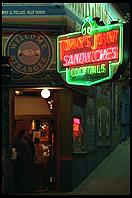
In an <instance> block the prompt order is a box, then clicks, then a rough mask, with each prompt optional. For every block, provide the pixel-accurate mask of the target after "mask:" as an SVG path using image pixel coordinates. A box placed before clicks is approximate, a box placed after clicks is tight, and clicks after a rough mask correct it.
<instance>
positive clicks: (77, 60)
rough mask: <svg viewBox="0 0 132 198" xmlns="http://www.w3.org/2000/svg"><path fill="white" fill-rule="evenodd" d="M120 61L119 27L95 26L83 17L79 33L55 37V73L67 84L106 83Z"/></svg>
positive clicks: (120, 26)
mask: <svg viewBox="0 0 132 198" xmlns="http://www.w3.org/2000/svg"><path fill="white" fill-rule="evenodd" d="M122 61H123V24H122V22H119V23H117V24H111V25H106V26H99V25H97V23H96V21H94V20H93V18H92V17H87V18H86V19H85V20H84V23H83V25H82V27H81V31H80V32H75V33H69V34H65V35H61V36H58V37H57V71H58V72H59V73H60V74H61V76H62V77H63V78H64V80H65V81H66V82H67V83H68V84H73V85H84V86H91V85H95V84H98V83H100V82H103V81H106V80H109V79H111V78H112V77H113V75H114V74H115V73H116V72H117V69H118V67H119V65H120V64H122Z"/></svg>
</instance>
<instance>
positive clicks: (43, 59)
mask: <svg viewBox="0 0 132 198" xmlns="http://www.w3.org/2000/svg"><path fill="white" fill-rule="evenodd" d="M87 4H88V3H87ZM93 4H95V3H93ZM93 4H92V5H91V3H89V4H88V5H86V7H84V13H85V12H86V10H88V9H89V12H90V13H91V14H93V15H95V14H97V13H96V9H97V10H98V12H99V9H103V8H102V7H101V6H100V5H96V7H94V6H95V5H94V6H93ZM70 6H73V7H74V9H75V10H74V9H71V7H70ZM78 6H79V5H78ZM80 6H81V5H80ZM76 9H78V12H79V10H80V8H79V7H78V8H76V6H75V5H72V4H69V5H63V4H57V5H56V4H47V3H43V5H42V4H41V5H40V4H38V5H35V4H34V5H31V4H27V5H25V3H23V5H22V7H21V9H20V7H18V5H17V4H15V5H12V4H7V5H3V8H2V12H3V27H2V56H3V57H10V58H9V61H8V59H4V62H3V65H2V71H3V73H2V75H3V83H2V154H3V155H2V157H3V158H2V162H3V164H4V166H3V167H4V169H3V175H2V179H3V183H2V184H3V193H4V194H10V193H12V192H13V191H14V182H13V162H12V161H11V159H10V154H11V148H12V145H13V142H14V140H15V137H16V136H17V134H18V132H19V130H20V128H26V129H28V132H29V133H31V132H32V133H33V135H34V136H35V135H36V134H37V135H39V137H40V138H41V141H42V143H43V142H44V143H46V146H47V148H48V149H47V151H48V152H49V153H48V154H46V158H45V159H46V160H45V163H46V164H47V165H46V171H47V173H48V174H47V175H46V178H47V180H46V185H47V186H50V187H51V188H53V189H55V190H65V191H71V190H73V189H74V188H75V187H76V186H77V185H79V184H80V182H82V181H83V179H85V177H87V176H88V175H89V174H90V172H91V171H92V170H93V169H94V168H95V167H96V166H97V165H98V164H99V163H100V162H101V161H102V160H103V159H104V157H105V156H107V155H108V153H110V152H111V150H112V149H113V139H112V137H113V135H112V131H113V119H112V118H111V116H110V115H111V113H113V112H114V109H113V94H114V92H113V85H112V83H111V82H108V83H105V84H102V85H100V86H92V87H89V88H87V87H81V86H71V85H68V84H67V83H66V82H65V81H64V80H63V79H62V77H61V76H60V75H59V74H58V72H57V70H56V57H57V55H56V53H57V50H56V48H57V47H56V46H57V44H56V42H57V36H59V35H61V34H66V33H69V32H75V31H78V29H79V28H80V27H81V25H82V22H83V20H82V18H81V16H79V15H77V10H76ZM75 12H76V13H75ZM99 13H100V12H99ZM102 13H103V11H102ZM104 13H105V15H107V13H106V12H104ZM85 14H87V13H85ZM99 17H101V16H99ZM103 17H104V16H103ZM109 20H110V17H109V16H108V17H107V21H109ZM29 46H30V47H29ZM5 60H6V61H5ZM8 65H9V66H8ZM6 69H7V70H6ZM8 70H9V72H8ZM45 87H47V88H48V89H49V90H50V91H51V95H50V97H49V98H48V99H42V97H41V96H40V92H41V90H42V89H43V88H45ZM17 91H18V92H17ZM118 121H119V122H120V120H118ZM45 126H48V129H49V130H48V132H47V136H45V135H44V133H43V132H44V131H43V127H45Z"/></svg>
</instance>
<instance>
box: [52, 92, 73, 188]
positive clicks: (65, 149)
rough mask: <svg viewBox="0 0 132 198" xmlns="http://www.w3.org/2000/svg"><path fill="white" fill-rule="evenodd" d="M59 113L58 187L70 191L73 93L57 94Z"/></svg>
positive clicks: (57, 140) (57, 144)
mask: <svg viewBox="0 0 132 198" xmlns="http://www.w3.org/2000/svg"><path fill="white" fill-rule="evenodd" d="M56 111H57V112H56V113H57V137H56V146H57V151H56V152H57V153H56V157H57V175H58V178H57V186H59V188H60V189H61V190H69V189H70V188H71V182H72V178H71V177H72V93H71V91H69V90H67V89H64V90H60V91H57V92H56Z"/></svg>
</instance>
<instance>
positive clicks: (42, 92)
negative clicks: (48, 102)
mask: <svg viewBox="0 0 132 198" xmlns="http://www.w3.org/2000/svg"><path fill="white" fill-rule="evenodd" d="M41 96H42V98H48V97H49V96H50V91H49V90H48V89H43V90H42V91H41Z"/></svg>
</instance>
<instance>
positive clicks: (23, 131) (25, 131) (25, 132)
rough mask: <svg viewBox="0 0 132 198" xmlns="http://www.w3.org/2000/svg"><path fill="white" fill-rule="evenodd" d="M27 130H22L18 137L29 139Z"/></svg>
mask: <svg viewBox="0 0 132 198" xmlns="http://www.w3.org/2000/svg"><path fill="white" fill-rule="evenodd" d="M27 134H28V133H27V130H26V129H22V130H20V132H19V135H18V138H24V139H26V137H27Z"/></svg>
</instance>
